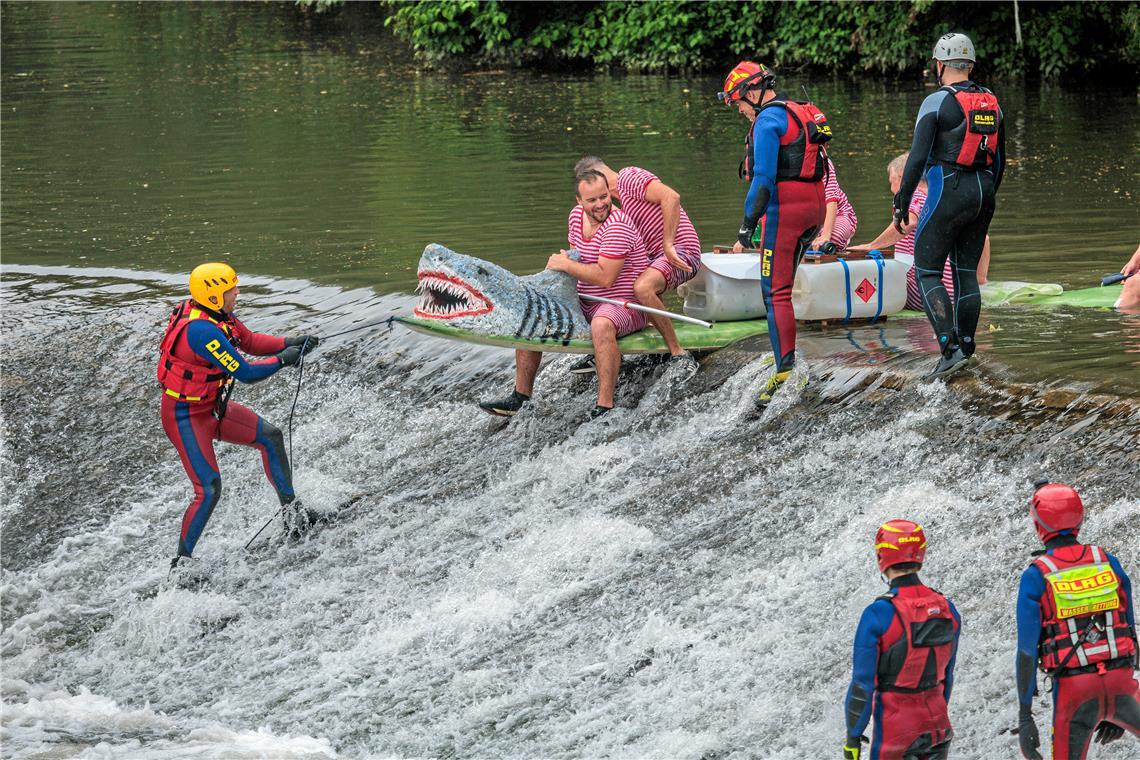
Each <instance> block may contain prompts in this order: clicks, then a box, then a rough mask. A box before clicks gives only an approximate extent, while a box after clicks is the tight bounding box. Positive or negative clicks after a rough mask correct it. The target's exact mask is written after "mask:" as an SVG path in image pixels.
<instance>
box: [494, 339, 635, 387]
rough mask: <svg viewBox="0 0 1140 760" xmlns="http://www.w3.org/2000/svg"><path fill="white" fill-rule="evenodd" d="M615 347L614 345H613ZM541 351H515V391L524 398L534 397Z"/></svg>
mask: <svg viewBox="0 0 1140 760" xmlns="http://www.w3.org/2000/svg"><path fill="white" fill-rule="evenodd" d="M615 347H616V343H615ZM541 362H542V352H541V351H524V350H522V349H516V350H515V390H516V391H518V392H519V393H521V394H523V395H524V396H533V395H534V379H535V378H536V377H538V365H539V364H540V363H541Z"/></svg>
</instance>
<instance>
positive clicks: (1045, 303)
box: [394, 282, 1121, 354]
mask: <svg viewBox="0 0 1140 760" xmlns="http://www.w3.org/2000/svg"><path fill="white" fill-rule="evenodd" d="M1120 289H1121V288H1120V286H1109V287H1103V288H1102V287H1096V288H1083V289H1081V290H1064V289H1063V288H1062V287H1061V286H1060V285H1055V284H1050V283H1035V282H990V283H987V284H985V285H983V286H982V303H983V305H985V306H987V307H989V308H995V307H997V308H1001V307H1019V306H1034V307H1057V306H1077V307H1082V308H1092V309H1111V308H1112V306H1113V304H1114V303H1116V299H1117V298H1119V297H1120ZM891 316H892V318H895V319H898V318H904V319H926V315H925V314H924V313H922V312H921V311H900V312H898V313H896V314H893V315H891ZM394 319H395V321H397V322H399V323H400V324H402V325H404V326H405V327H407V328H408V329H411V330H415V331H416V332H419V333H423V334H424V335H431V336H434V337H437V338H449V339H451V340H458V341H463V342H465V343H476V344H480V345H484V346H501V347H502V348H521V349H529V350H531V351H546V352H552V353H563V354H590V353H593V351H594V345H593V343H591V342H590V341H588V340H572V341H569V342H568V343H567V344H565V345H563V344H561V343H551V342H542V341H539V340H528V339H520V338H516V337H514V336H512V335H502V336H487V335H478V334H476V333H473V332H471V331H469V330H463V329H459V328H455V327H450V326H448V325H446V324H443V323H442V322H440V321H439V320H431V319H421V318H419V317H414V316H406V317H395V318H394ZM829 321H830V322H831V323H832V324H842V323H843V322H842V320H829ZM865 323H866V322H865V321H860V322H857V323H855V324H865ZM673 327H674V329H675V330H676V331H677V340H678V341H680V343H681V346H682V347H683V348H685V349H686V350H688V351H715V350H717V349H720V348H724V347H726V346H730V345H732V344H733V343H736V342H737V341H740V340H744V339H745V338H751V337H754V336H757V335H765V334H767V332H768V321H767V319H748V320H742V321H738V322H717V323H715V324H714V325H713V326H712V328H711V329H710V328H705V327H699V326H697V325H689V324H683V323H674V325H673ZM618 348H620V349H621V351H622V353H623V354H661V353H667V352H668V350H669V349H668V347H667V346H666V345H665V340H664V339H663V338H662V337H661V335H660V334H659V333H658V332H657V331H656V330H654V329H653V328H652V327H646V328H645V329H644V330H641V331H640V332H636V333H634V334H633V335H627V336H625V337H624V338H621V339H620V340H619V341H618Z"/></svg>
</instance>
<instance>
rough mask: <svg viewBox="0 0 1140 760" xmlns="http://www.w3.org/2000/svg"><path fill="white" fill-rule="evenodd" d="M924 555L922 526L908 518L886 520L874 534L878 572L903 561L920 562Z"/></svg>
mask: <svg viewBox="0 0 1140 760" xmlns="http://www.w3.org/2000/svg"><path fill="white" fill-rule="evenodd" d="M925 557H926V533H924V532H923V530H922V526H921V525H919V524H918V523H916V522H911V521H910V520H888V521H887V522H885V523H883V524H882V525H880V526H879V532H878V533H876V534H875V559H877V560H879V572H881V573H885V572H887V568H888V567H893V566H894V565H901V564H902V563H904V562H917V563H918V564H920V565H921V564H922V560H923V558H925Z"/></svg>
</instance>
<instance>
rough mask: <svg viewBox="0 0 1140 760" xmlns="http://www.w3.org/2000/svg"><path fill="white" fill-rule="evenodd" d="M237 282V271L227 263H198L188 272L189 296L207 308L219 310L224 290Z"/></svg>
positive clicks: (232, 286) (235, 285)
mask: <svg viewBox="0 0 1140 760" xmlns="http://www.w3.org/2000/svg"><path fill="white" fill-rule="evenodd" d="M237 284H238V277H237V272H235V271H234V268H233V267H231V266H230V265H229V264H222V263H221V262H216V261H215V262H210V263H208V264H199V265H198V266H196V267H194V271H193V272H191V273H190V297H191V298H193V299H194V300H195V301H197V302H198V303H199V304H201V305H202V306H205V307H206V308H207V309H213V310H215V311H219V310H221V308H222V303H223V296H224V295H225V293H226V291H228V290H231V289H233V288H235V287H237Z"/></svg>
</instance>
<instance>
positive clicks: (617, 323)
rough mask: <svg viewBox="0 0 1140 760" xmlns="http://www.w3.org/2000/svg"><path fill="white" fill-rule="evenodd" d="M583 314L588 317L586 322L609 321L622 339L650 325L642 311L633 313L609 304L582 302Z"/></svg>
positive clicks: (622, 307)
mask: <svg viewBox="0 0 1140 760" xmlns="http://www.w3.org/2000/svg"><path fill="white" fill-rule="evenodd" d="M581 303H582V313H583V314H585V315H586V321H587V322H592V321H594V319H595V318H596V317H601V318H602V319H608V320H609V321H611V322H613V323H614V328H615V329H616V330H617V336H618V337H619V338H620V337H622V336H624V335H629V334H630V333H635V332H637V331H638V330H640V329H642V328H643V327H645V326H646V325H647V324H649V320H648V319H646V318H645V314H643V313H642V312H640V311H633V310H632V309H627V308H625V307H624V306H614V305H613V304H609V303H597V302H592V301H582V302H581Z"/></svg>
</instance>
